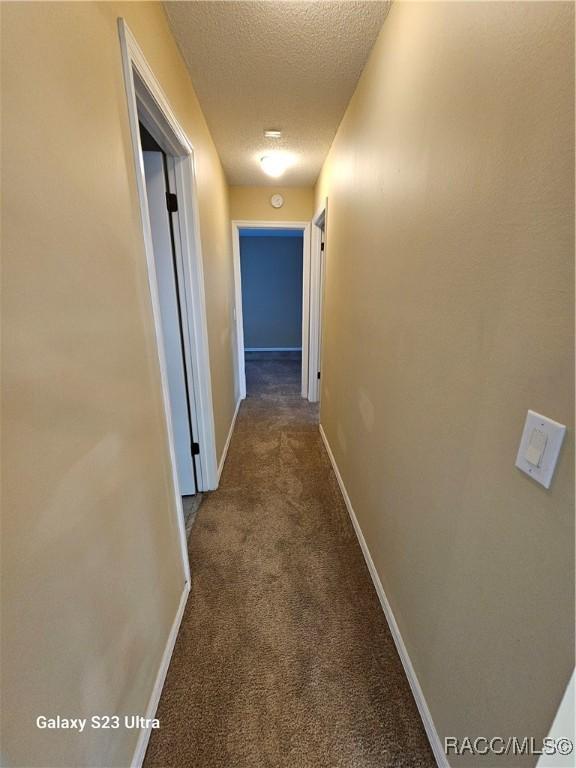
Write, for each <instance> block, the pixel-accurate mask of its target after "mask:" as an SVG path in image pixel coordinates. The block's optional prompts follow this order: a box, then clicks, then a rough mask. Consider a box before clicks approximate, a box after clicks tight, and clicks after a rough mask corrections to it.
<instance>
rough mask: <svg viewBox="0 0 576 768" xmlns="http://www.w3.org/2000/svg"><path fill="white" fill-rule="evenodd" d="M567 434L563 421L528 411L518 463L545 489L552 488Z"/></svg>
mask: <svg viewBox="0 0 576 768" xmlns="http://www.w3.org/2000/svg"><path fill="white" fill-rule="evenodd" d="M565 434H566V427H565V426H564V424H558V422H557V421H553V420H552V419H549V418H547V417H546V416H542V415H541V414H540V413H536V412H535V411H528V415H527V416H526V423H525V424H524V431H523V432H522V438H521V440H520V447H519V449H518V456H516V466H517V467H518V469H521V470H522V472H526V474H527V475H530V477H533V478H534V480H536V482H538V483H540V485H543V486H544V488H550V483H551V482H552V477H553V475H554V470H555V469H556V462H557V461H558V454H559V453H560V448H561V447H562V441H563V440H564V435H565Z"/></svg>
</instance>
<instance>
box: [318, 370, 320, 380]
mask: <svg viewBox="0 0 576 768" xmlns="http://www.w3.org/2000/svg"><path fill="white" fill-rule="evenodd" d="M318 379H320V371H318Z"/></svg>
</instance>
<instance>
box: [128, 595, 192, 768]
mask: <svg viewBox="0 0 576 768" xmlns="http://www.w3.org/2000/svg"><path fill="white" fill-rule="evenodd" d="M189 593H190V584H189V582H186V583H185V584H184V589H183V591H182V595H181V596H180V604H179V606H178V610H177V611H176V616H175V617H174V621H173V623H172V628H171V629H170V634H169V635H168V640H167V641H166V647H165V648H164V653H163V654H162V661H161V662H160V667H159V669H158V674H157V675H156V680H155V682H154V687H153V688H152V693H151V695H150V700H149V702H148V706H147V707H146V714H145V715H144V717H146V719H147V720H152V719H153V718H154V716H155V714H156V710H157V709H158V702H159V701H160V694H161V693H162V688H163V687H164V681H165V680H166V675H167V673H168V667H169V666H170V659H171V658H172V653H173V652H174V646H175V645H176V638H177V637H178V631H179V629H180V624H181V622H182V617H183V616H184V609H185V608H186V601H187V600H188V594H189ZM151 732H152V729H151V728H149V727H146V728H142V729H141V730H140V734H139V736H138V741H137V742H136V749H135V750H134V755H133V757H132V761H131V763H130V768H141V765H142V763H143V762H144V756H145V754H146V748H147V746H148V742H149V741H150V734H151Z"/></svg>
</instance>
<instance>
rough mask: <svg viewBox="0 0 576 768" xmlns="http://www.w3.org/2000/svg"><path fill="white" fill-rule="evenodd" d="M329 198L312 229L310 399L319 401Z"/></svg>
mask: <svg viewBox="0 0 576 768" xmlns="http://www.w3.org/2000/svg"><path fill="white" fill-rule="evenodd" d="M327 209H328V198H326V199H325V200H324V202H323V203H322V205H321V206H320V208H318V210H317V211H316V213H315V214H314V218H313V219H312V230H311V241H312V244H311V255H310V364H309V369H308V371H309V374H308V376H309V377H308V400H310V402H311V403H317V402H318V400H320V381H319V380H318V371H321V370H322V365H321V360H320V356H321V343H320V340H321V338H322V304H323V296H322V293H323V289H324V276H325V271H326V266H325V265H326V223H327V222H326V211H327ZM322 230H324V258H323V259H322V257H321V254H320V243H321V240H322Z"/></svg>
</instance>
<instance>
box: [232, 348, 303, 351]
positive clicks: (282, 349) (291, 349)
mask: <svg viewBox="0 0 576 768" xmlns="http://www.w3.org/2000/svg"><path fill="white" fill-rule="evenodd" d="M244 352H302V347H244Z"/></svg>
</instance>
